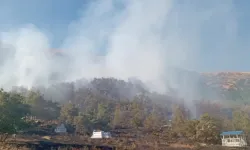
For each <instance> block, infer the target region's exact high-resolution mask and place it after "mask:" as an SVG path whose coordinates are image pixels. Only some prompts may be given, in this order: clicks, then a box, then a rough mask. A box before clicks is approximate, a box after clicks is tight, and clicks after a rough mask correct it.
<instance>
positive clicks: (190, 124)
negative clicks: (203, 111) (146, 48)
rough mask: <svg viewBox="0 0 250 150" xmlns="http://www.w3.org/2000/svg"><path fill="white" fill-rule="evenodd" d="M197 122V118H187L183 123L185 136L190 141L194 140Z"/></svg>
mask: <svg viewBox="0 0 250 150" xmlns="http://www.w3.org/2000/svg"><path fill="white" fill-rule="evenodd" d="M198 124H199V120H188V121H186V123H185V124H184V132H185V137H186V138H188V139H189V140H191V141H195V140H196V132H197V130H196V128H197V126H198Z"/></svg>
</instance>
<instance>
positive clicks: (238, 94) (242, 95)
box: [177, 70, 250, 104]
mask: <svg viewBox="0 0 250 150" xmlns="http://www.w3.org/2000/svg"><path fill="white" fill-rule="evenodd" d="M178 74H179V78H177V79H178V80H179V87H181V88H180V89H179V90H180V91H183V90H186V91H189V92H190V89H193V91H191V93H192V92H193V95H194V97H195V98H197V99H210V100H223V101H224V100H228V101H232V102H237V103H249V104H250V72H216V73H198V72H191V71H184V70H182V71H179V72H178ZM184 81H185V83H184ZM183 88H184V89H183ZM183 97H185V96H184V95H183Z"/></svg>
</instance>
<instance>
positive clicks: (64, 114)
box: [60, 103, 79, 125]
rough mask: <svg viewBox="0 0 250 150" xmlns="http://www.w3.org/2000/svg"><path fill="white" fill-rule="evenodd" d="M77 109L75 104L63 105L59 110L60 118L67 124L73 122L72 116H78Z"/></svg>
mask: <svg viewBox="0 0 250 150" xmlns="http://www.w3.org/2000/svg"><path fill="white" fill-rule="evenodd" d="M78 114H79V111H78V108H76V107H75V105H73V104H71V103H69V104H66V105H63V106H62V108H61V111H60V120H61V121H63V122H66V123H67V124H71V125H73V124H74V117H76V116H78Z"/></svg>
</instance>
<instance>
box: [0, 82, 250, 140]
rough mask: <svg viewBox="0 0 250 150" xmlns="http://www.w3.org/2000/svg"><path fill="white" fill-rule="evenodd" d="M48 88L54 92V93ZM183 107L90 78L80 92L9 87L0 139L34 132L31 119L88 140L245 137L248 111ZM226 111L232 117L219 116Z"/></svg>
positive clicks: (69, 86) (1, 107) (202, 104)
mask: <svg viewBox="0 0 250 150" xmlns="http://www.w3.org/2000/svg"><path fill="white" fill-rule="evenodd" d="M52 87H57V88H56V89H57V91H55V93H52V92H51V88H52ZM59 91H63V92H61V93H60V92H59ZM184 102H185V100H183V99H180V98H178V97H173V96H170V95H164V94H158V93H155V92H153V93H152V92H150V91H148V90H147V89H146V88H144V87H143V85H142V84H136V83H132V82H125V81H123V80H117V79H114V78H96V79H93V80H92V81H91V82H89V83H88V84H85V85H84V86H81V87H76V84H75V83H61V84H58V85H53V86H51V87H48V88H33V89H31V90H28V89H25V88H23V87H15V89H13V91H9V92H6V91H4V90H1V91H0V111H1V113H0V133H1V134H5V133H8V134H12V133H17V132H18V131H22V130H25V129H32V128H37V127H39V125H38V124H36V123H34V122H33V121H32V120H34V118H35V119H37V120H40V121H41V122H43V123H44V124H49V123H51V122H55V123H54V126H55V125H57V124H58V123H60V122H61V123H65V124H66V126H67V128H68V129H69V132H70V133H72V134H73V133H74V134H80V135H90V134H91V132H92V131H93V130H94V129H101V130H119V129H134V130H143V131H145V132H149V133H157V135H158V136H159V137H162V136H163V137H165V138H168V139H173V138H180V137H182V138H183V137H184V138H185V139H187V140H189V141H195V142H203V143H211V144H212V143H218V142H219V141H220V138H219V133H220V132H221V131H224V130H244V131H246V132H247V133H249V132H250V120H249V109H248V107H249V106H248V105H245V106H244V107H238V108H237V109H236V108H228V106H224V105H222V104H220V103H216V102H212V101H209V100H196V101H194V104H196V105H195V108H196V112H195V115H196V116H193V114H194V112H192V111H194V110H191V109H189V107H187V105H186V104H185V103H184ZM231 109H232V113H230V112H231V111H229V113H228V112H226V111H225V110H231ZM32 118H33V119H32ZM170 124H171V126H169V125H170ZM52 126H53V125H52ZM50 131H53V129H50Z"/></svg>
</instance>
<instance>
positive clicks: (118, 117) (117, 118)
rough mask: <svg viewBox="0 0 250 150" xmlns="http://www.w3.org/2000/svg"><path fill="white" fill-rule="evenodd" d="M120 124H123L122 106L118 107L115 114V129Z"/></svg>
mask: <svg viewBox="0 0 250 150" xmlns="http://www.w3.org/2000/svg"><path fill="white" fill-rule="evenodd" d="M120 124H121V109H120V106H119V105H117V106H116V108H115V112H114V119H113V128H116V127H119V126H120Z"/></svg>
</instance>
